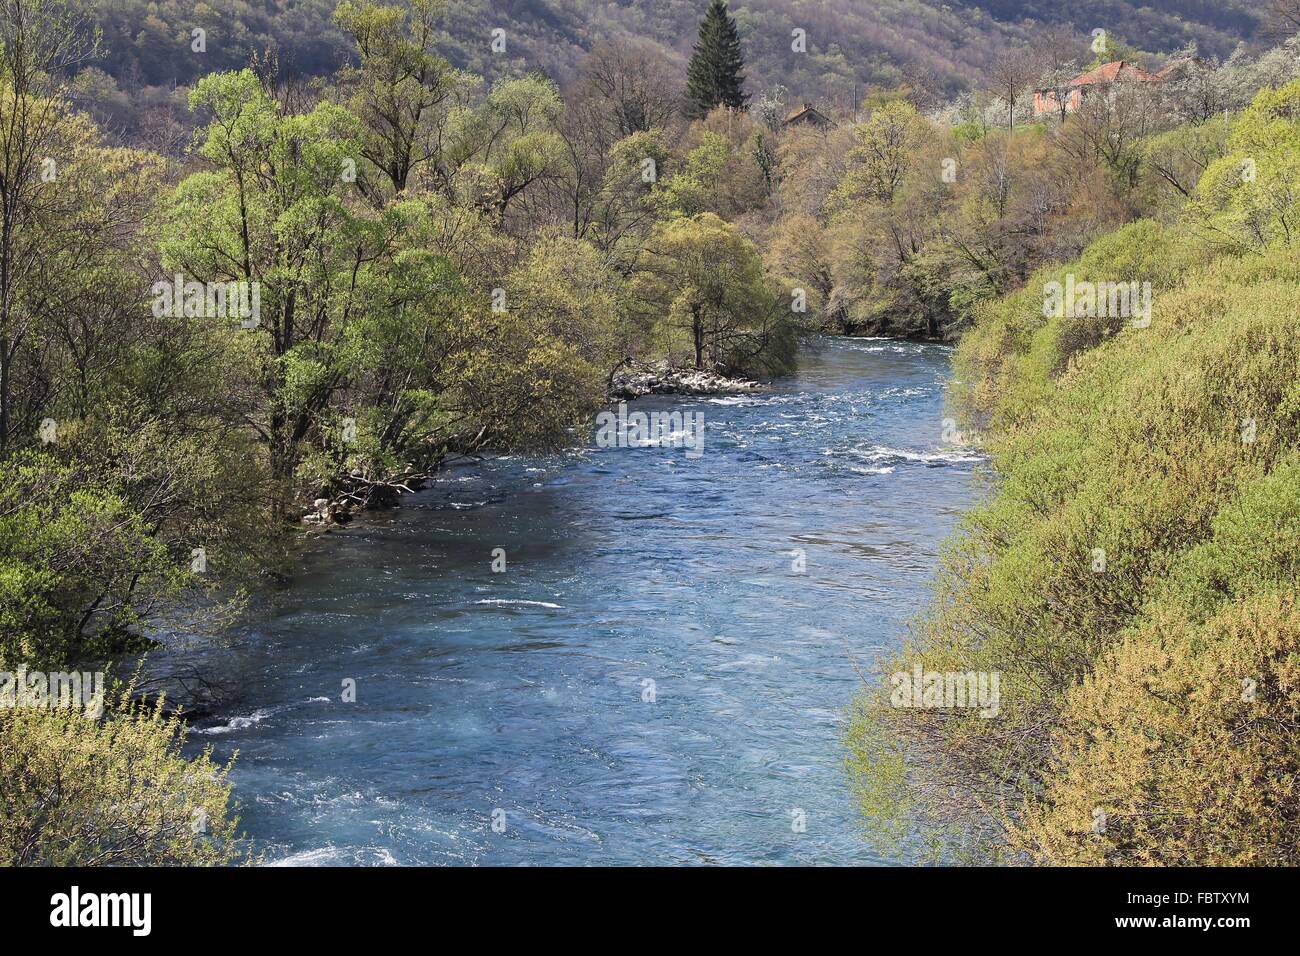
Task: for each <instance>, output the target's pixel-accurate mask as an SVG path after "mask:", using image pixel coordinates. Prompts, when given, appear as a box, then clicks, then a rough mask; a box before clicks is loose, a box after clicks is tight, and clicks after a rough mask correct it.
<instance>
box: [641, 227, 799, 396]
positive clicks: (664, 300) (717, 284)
mask: <svg viewBox="0 0 1300 956" xmlns="http://www.w3.org/2000/svg"><path fill="white" fill-rule="evenodd" d="M630 294H631V298H632V308H633V309H634V310H635V311H636V312H637V313H638V314H639V315H640V316H641V317H642V320H643V322H644V323H645V324H646V326H647V328H649V329H650V331H651V333H652V335H653V338H654V341H655V345H656V349H657V351H658V352H659V353H660V354H661V355H662V356H663V357H665V358H666V359H667V360H668V361H669V362H678V361H681V360H682V359H687V360H689V361H690V362H692V364H693V365H694V367H695V368H697V369H704V368H710V369H713V368H721V369H724V370H728V371H733V372H740V373H746V372H748V373H755V372H765V373H768V374H779V373H781V372H784V371H788V370H789V369H790V368H791V367H792V365H793V361H794V346H795V342H794V332H793V328H792V322H791V320H790V317H789V313H788V312H786V311H783V308H782V305H781V302H780V300H779V299H778V298H777V297H776V295H774V293H773V292H772V290H771V289H770V288H769V287H768V285H767V280H766V277H765V275H764V273H763V263H762V260H761V259H760V258H759V255H758V250H757V249H755V247H754V244H753V243H752V242H750V241H749V240H748V239H746V238H745V237H744V236H743V235H741V234H740V231H739V230H738V229H736V227H735V226H733V225H731V224H730V223H727V222H724V221H723V220H721V219H719V218H718V217H717V216H716V215H714V214H713V213H711V212H706V213H701V214H700V215H698V216H689V217H687V216H679V217H677V218H674V219H671V220H669V221H667V222H662V223H659V224H658V225H657V226H656V227H655V230H654V233H653V235H652V236H651V237H650V240H649V242H648V243H647V244H646V248H645V249H644V251H643V252H642V254H641V258H640V261H639V262H638V265H637V272H636V273H635V274H634V275H633V277H632V279H631V282H630Z"/></svg>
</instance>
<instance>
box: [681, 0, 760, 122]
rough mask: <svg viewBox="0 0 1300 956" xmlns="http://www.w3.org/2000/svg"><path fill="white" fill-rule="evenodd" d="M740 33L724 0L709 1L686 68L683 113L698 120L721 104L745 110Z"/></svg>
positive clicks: (745, 97)
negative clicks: (693, 51)
mask: <svg viewBox="0 0 1300 956" xmlns="http://www.w3.org/2000/svg"><path fill="white" fill-rule="evenodd" d="M744 65H745V64H744V60H743V59H741V56H740V34H738V33H737V32H736V21H735V20H733V19H732V18H731V17H729V16H728V15H727V2H726V0H710V3H709V10H708V13H706V14H705V15H704V19H703V20H701V21H700V36H699V39H698V40H697V41H696V42H695V53H694V54H693V55H692V56H691V63H690V66H688V67H687V69H686V115H687V116H688V117H690V118H691V119H699V118H700V117H703V116H706V115H708V113H709V111H710V110H712V109H713V108H714V107H715V106H717V105H718V104H719V103H721V104H722V105H724V106H730V107H732V108H733V109H744V107H745V102H746V101H747V100H748V99H749V96H748V95H747V94H746V93H745V92H744V89H743V88H744V85H745V76H744V74H743V73H742V72H741V69H742V68H743V67H744Z"/></svg>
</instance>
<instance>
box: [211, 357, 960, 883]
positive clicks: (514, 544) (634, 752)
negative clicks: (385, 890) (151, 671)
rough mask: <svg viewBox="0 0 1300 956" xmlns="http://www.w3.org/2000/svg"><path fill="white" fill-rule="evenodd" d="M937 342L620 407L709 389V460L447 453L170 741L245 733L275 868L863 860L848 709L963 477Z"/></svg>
mask: <svg viewBox="0 0 1300 956" xmlns="http://www.w3.org/2000/svg"><path fill="white" fill-rule="evenodd" d="M949 354H950V353H949V350H948V349H947V348H946V347H943V346H937V345H928V344H917V343H904V342H893V341H885V340H870V339H826V340H822V341H820V342H818V343H814V344H813V345H812V346H811V347H809V348H806V349H805V350H804V352H803V354H802V356H801V363H802V364H801V370H800V372H799V373H798V374H797V375H796V376H793V377H792V378H790V379H788V380H784V381H782V382H780V383H778V384H777V385H776V386H775V387H774V388H772V389H771V390H770V391H767V392H764V393H761V394H755V395H745V396H727V397H714V398H675V397H656V398H651V399H643V400H641V401H639V402H636V403H634V404H633V406H632V408H633V409H636V410H654V409H681V410H684V411H688V412H690V411H700V412H703V414H704V420H705V444H704V453H703V455H702V456H701V457H699V458H688V457H687V456H686V454H685V451H684V450H682V449H670V448H654V447H642V448H622V449H619V448H610V449H598V448H594V447H593V448H589V449H585V450H583V451H581V452H574V453H570V454H565V455H558V456H548V457H540V458H522V457H515V458H507V459H503V460H494V461H489V462H485V463H482V464H477V465H472V466H465V467H459V468H455V469H452V470H450V471H449V472H447V474H446V477H445V479H444V480H441V481H439V482H438V483H437V484H436V485H435V486H433V487H431V488H430V489H429V490H427V491H425V492H422V493H421V494H419V495H417V496H415V497H413V498H410V499H407V501H406V503H405V505H404V506H403V507H402V508H400V509H397V510H394V511H391V512H387V513H383V514H379V515H375V516H367V517H366V518H365V519H364V520H363V521H360V522H358V523H357V524H356V525H354V526H352V527H349V528H347V529H344V530H342V531H339V532H336V533H333V534H330V535H328V536H325V537H324V538H322V539H320V540H318V541H317V542H315V543H313V544H311V545H310V546H309V547H308V548H307V550H306V553H305V554H304V556H303V558H302V561H301V564H300V567H299V569H298V572H297V574H296V576H295V578H294V580H293V582H292V584H291V586H290V587H288V588H287V589H285V591H284V592H282V593H279V594H277V595H274V596H273V597H271V598H270V599H269V600H268V602H267V604H266V606H265V607H263V608H261V609H260V610H259V612H258V614H257V615H256V616H255V618H254V619H253V621H252V622H251V623H250V624H249V625H248V626H247V627H246V628H245V629H244V630H243V631H242V632H241V633H240V635H239V636H238V637H239V639H238V640H237V641H236V642H235V643H234V644H233V645H232V647H231V648H229V649H226V650H221V651H218V650H210V651H208V652H206V653H205V654H203V655H202V659H201V661H200V663H201V665H202V666H203V667H204V668H205V669H206V670H208V671H209V672H210V673H211V674H212V675H213V676H214V677H216V678H218V679H219V680H220V681H221V682H222V684H223V686H225V687H226V688H227V696H226V697H225V698H224V699H223V700H222V703H221V705H220V707H219V709H218V714H219V716H217V717H214V718H213V719H210V720H207V721H204V722H201V723H199V724H198V725H196V731H195V734H194V736H193V738H192V744H191V746H206V745H209V744H210V745H212V746H213V747H214V749H215V751H216V754H217V756H218V757H225V756H227V755H229V753H230V752H232V751H233V750H236V749H238V751H239V759H238V762H237V764H236V769H235V771H234V774H233V780H234V783H235V793H236V797H237V798H238V799H239V800H240V802H241V804H242V808H241V809H242V817H243V827H244V829H245V830H246V831H247V832H248V833H249V835H250V836H252V837H254V838H255V839H256V841H257V843H258V845H259V846H260V847H261V848H262V849H264V850H265V852H266V857H267V859H268V861H270V862H284V863H291V864H357V863H360V864H372V863H373V864H394V863H395V864H403V865H415V864H448V863H459V864H464V863H470V864H588V863H612V864H634V863H656V864H673V863H724V864H742V863H743V864H754V863H758V864H765V863H818V864H848V863H872V862H879V861H877V860H875V859H874V858H873V857H872V855H871V853H870V852H869V851H868V849H867V848H866V847H865V846H864V844H863V842H862V840H861V836H860V826H861V824H860V822H859V820H858V819H857V817H856V816H855V813H854V809H853V806H852V803H851V801H850V798H849V794H848V786H847V781H846V779H845V775H844V770H843V761H844V749H843V743H842V734H843V730H844V716H845V710H846V708H847V707H848V705H849V704H850V702H851V701H852V699H853V696H854V694H855V691H856V690H857V688H858V687H859V682H860V678H859V676H858V672H859V671H861V672H862V673H864V674H865V673H868V672H869V671H870V669H871V666H872V662H873V661H874V659H875V657H876V656H877V654H878V653H879V652H880V651H882V650H887V649H889V648H892V647H895V646H896V645H897V644H898V642H899V641H900V640H901V638H902V635H903V633H904V624H905V622H906V620H907V619H908V618H910V617H912V616H913V615H915V614H916V613H917V612H918V611H919V610H920V609H921V608H922V607H923V606H924V604H925V602H926V600H927V596H928V589H929V585H930V583H931V579H932V574H933V572H934V568H935V565H936V554H937V550H938V547H939V545H940V543H941V541H942V539H943V538H944V537H945V535H946V534H947V533H948V532H949V531H950V530H951V529H952V527H953V525H954V523H955V521H956V520H957V518H958V516H959V515H960V514H961V512H962V511H963V510H964V509H965V508H966V507H967V506H968V504H969V503H970V500H971V498H972V495H973V493H974V483H973V480H972V470H973V469H974V467H975V465H976V462H975V459H974V457H973V456H972V455H971V454H969V453H968V452H964V451H962V450H959V449H952V448H947V447H945V446H944V445H943V444H942V442H941V438H940V435H941V432H942V430H943V417H944V412H943V403H942V397H943V383H944V381H945V379H946V377H947V375H948V363H949ZM495 548H502V549H504V551H505V555H506V570H505V572H504V573H494V572H493V570H492V558H493V549H495ZM795 550H801V551H802V552H803V554H804V556H805V558H804V560H805V561H806V570H805V571H804V572H803V573H798V572H797V571H796V570H794V569H793V567H792V565H793V564H794V563H795V562H796V560H797V559H796V557H795V556H794V555H792V553H791V552H793V551H795ZM346 681H355V687H356V700H355V702H344V701H343V700H342V696H343V694H344V690H345V682H346ZM650 682H653V683H650ZM494 819H495V821H496V824H497V826H496V827H495V828H494V825H493V824H494ZM800 822H802V829H801V828H800V827H799V826H798V824H799V823H800Z"/></svg>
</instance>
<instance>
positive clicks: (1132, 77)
mask: <svg viewBox="0 0 1300 956" xmlns="http://www.w3.org/2000/svg"><path fill="white" fill-rule="evenodd" d="M1162 79H1163V77H1162V76H1157V75H1156V74H1154V73H1148V72H1147V71H1146V70H1144V69H1142V68H1141V67H1140V66H1134V65H1133V64H1132V63H1127V62H1125V61H1124V60H1112V61H1111V62H1110V63H1103V64H1102V65H1101V66H1099V67H1097V68H1096V69H1095V70H1089V71H1088V72H1086V73H1080V74H1079V75H1078V76H1076V77H1075V78H1074V79H1072V80H1071V81H1070V82H1069V84H1068V85H1069V86H1093V85H1095V84H1098V83H1115V82H1119V81H1130V82H1138V83H1159V82H1160V81H1161V80H1162Z"/></svg>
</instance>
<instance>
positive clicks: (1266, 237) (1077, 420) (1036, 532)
mask: <svg viewBox="0 0 1300 956" xmlns="http://www.w3.org/2000/svg"><path fill="white" fill-rule="evenodd" d="M1206 122H1207V123H1208V122H1210V121H1208V120H1207V121H1206ZM1203 132H1204V124H1202V125H1200V126H1197V127H1192V128H1189V129H1184V130H1182V131H1181V132H1180V134H1179V135H1180V136H1182V137H1184V139H1185V140H1186V141H1191V140H1192V139H1194V138H1197V137H1199V136H1201V135H1202V134H1203ZM1221 133H1222V136H1223V145H1222V147H1221V149H1220V150H1219V151H1217V152H1218V154H1217V155H1216V156H1215V158H1213V159H1212V160H1210V161H1209V162H1208V165H1206V166H1205V168H1204V171H1203V172H1202V173H1201V174H1200V176H1199V178H1198V181H1197V183H1196V185H1195V187H1194V189H1193V190H1192V191H1191V196H1190V198H1188V199H1187V200H1186V201H1185V202H1184V203H1183V204H1182V205H1181V206H1180V207H1179V209H1178V210H1177V212H1176V214H1174V213H1171V214H1170V215H1169V216H1168V217H1167V218H1166V221H1157V220H1151V219H1144V220H1141V221H1137V222H1134V223H1132V224H1129V225H1126V226H1124V227H1123V228H1121V229H1119V230H1117V231H1115V232H1113V233H1110V234H1107V235H1105V236H1103V237H1101V238H1099V239H1097V240H1095V241H1094V242H1092V243H1091V244H1090V245H1089V246H1088V247H1087V248H1086V249H1085V250H1084V251H1083V253H1082V254H1081V255H1080V256H1079V257H1078V258H1077V259H1075V260H1074V261H1072V262H1070V263H1069V264H1066V265H1052V266H1048V267H1045V268H1043V269H1041V270H1039V271H1038V272H1036V273H1035V274H1034V276H1033V277H1031V279H1030V281H1029V282H1028V283H1027V284H1026V286H1025V287H1024V288H1023V289H1021V290H1020V291H1018V292H1015V293H1013V294H1011V295H1008V296H1005V297H1003V298H1001V299H998V300H995V301H993V302H990V303H988V304H986V305H984V306H982V307H981V308H980V309H979V310H978V314H977V318H976V321H975V323H974V327H973V328H972V329H971V330H970V331H969V332H968V333H967V335H966V336H965V338H964V339H963V341H962V343H961V346H960V348H959V350H958V356H957V380H958V383H959V385H958V405H959V408H960V409H961V411H962V413H963V414H964V416H965V419H966V424H967V426H968V427H969V428H971V429H978V430H980V431H982V432H983V434H984V436H985V439H986V447H987V449H988V451H989V453H990V454H991V456H992V466H993V469H994V471H995V472H996V474H997V476H998V479H999V480H998V483H997V486H996V490H995V491H994V492H993V493H992V495H991V496H990V498H989V499H988V500H987V501H986V502H985V503H984V504H982V505H980V506H979V507H977V508H976V509H975V510H974V511H973V512H972V513H971V515H970V516H969V517H968V518H967V519H966V521H965V523H964V526H963V529H962V531H961V533H960V534H959V535H958V536H957V537H956V539H955V540H954V541H953V543H952V545H951V548H950V550H949V552H948V555H947V557H946V559H945V562H944V570H943V575H942V579H941V582H940V587H939V592H938V596H937V599H936V603H935V606H934V608H933V610H932V611H931V612H930V613H929V614H928V615H927V616H926V617H925V618H924V620H922V621H921V622H920V623H919V624H918V626H917V628H916V629H915V632H914V635H913V639H912V641H911V643H910V644H909V646H908V647H907V648H906V649H905V650H903V651H902V652H900V653H899V654H898V655H897V657H896V658H895V659H894V660H891V661H889V662H887V663H886V664H885V665H884V669H885V670H886V671H890V670H910V669H911V668H913V667H914V666H915V665H916V664H917V663H918V662H919V663H920V665H921V666H922V668H923V669H924V670H935V671H968V670H969V671H982V672H996V673H999V674H1000V675H1001V706H1000V713H999V715H998V717H997V718H996V719H984V718H981V717H979V716H978V715H977V714H975V713H974V712H973V711H969V710H967V711H960V710H944V709H933V710H904V709H900V708H898V707H894V706H891V705H890V700H889V694H888V689H887V688H885V689H883V690H881V691H880V692H878V693H874V694H872V695H869V696H867V697H866V698H865V699H864V700H863V701H862V703H861V705H860V708H859V710H858V712H857V715H856V719H855V726H854V731H853V734H852V739H853V742H854V747H855V756H854V761H853V763H854V766H855V772H856V773H857V775H858V777H857V779H858V786H859V795H860V797H861V798H862V800H863V803H864V806H865V807H867V808H868V810H869V812H870V813H871V814H872V815H873V816H874V817H875V818H876V819H877V820H878V821H879V822H880V823H881V825H882V829H881V830H879V831H877V832H880V833H883V832H888V830H889V827H888V826H887V824H889V823H893V824H895V825H899V824H902V825H904V826H907V825H911V826H915V827H917V828H918V829H919V832H921V833H925V834H928V835H929V836H931V837H936V838H937V839H938V842H939V845H940V846H942V847H944V850H943V851H942V852H946V853H955V852H958V851H962V852H971V853H975V854H978V855H980V856H988V855H991V856H993V857H995V858H1001V859H1008V860H1012V861H1019V860H1026V861H1032V862H1038V863H1050V864H1067V865H1076V864H1107V865H1150V864H1169V865H1174V864H1177V865H1243V864H1251V865H1278V864H1282V865H1295V863H1296V862H1297V856H1296V854H1297V846H1300V799H1298V798H1300V794H1298V793H1297V786H1300V784H1298V783H1297V781H1298V780H1300V718H1298V714H1300V708H1297V694H1298V693H1300V608H1298V607H1297V605H1296V584H1297V571H1300V564H1298V562H1297V558H1296V555H1297V554H1300V521H1297V515H1300V348H1298V347H1297V336H1296V331H1297V328H1298V327H1300V281H1298V280H1300V254H1298V251H1297V246H1296V244H1295V239H1296V237H1295V233H1294V228H1293V226H1292V223H1293V221H1294V218H1295V216H1296V215H1297V212H1300V209H1298V207H1297V201H1300V196H1297V195H1296V193H1295V191H1294V183H1295V182H1296V173H1297V165H1296V164H1297V155H1300V153H1298V152H1297V150H1298V148H1300V83H1297V82H1292V83H1289V84H1287V85H1285V86H1283V87H1281V88H1280V89H1276V90H1264V91H1262V92H1260V93H1259V94H1258V96H1256V97H1255V99H1254V101H1253V102H1252V103H1251V104H1250V106H1249V107H1248V108H1247V109H1245V110H1244V111H1243V112H1241V113H1240V114H1239V115H1237V116H1234V117H1232V118H1231V119H1229V120H1227V121H1226V122H1225V124H1224V126H1223V128H1222V131H1221ZM1216 135H1218V134H1217V133H1216ZM1158 144H1159V141H1157V145H1158ZM1244 171H1245V172H1244ZM1067 274H1070V275H1073V276H1074V277H1075V279H1076V280H1077V281H1090V282H1102V281H1112V282H1129V281H1132V280H1142V281H1148V282H1150V283H1151V284H1152V286H1153V287H1154V290H1155V293H1154V300H1153V305H1152V309H1151V312H1150V322H1149V325H1145V326H1144V325H1143V324H1142V323H1141V322H1134V321H1132V320H1129V319H1127V318H1120V317H1105V318H1098V317H1092V316H1086V315H1085V316H1078V317H1073V316H1070V315H1069V314H1068V313H1067V314H1066V315H1064V316H1060V317H1045V315H1044V309H1043V304H1044V289H1045V287H1046V286H1047V284H1048V283H1050V282H1052V281H1054V280H1055V281H1062V280H1064V278H1065V277H1066V275H1067ZM895 832H896V831H895Z"/></svg>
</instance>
